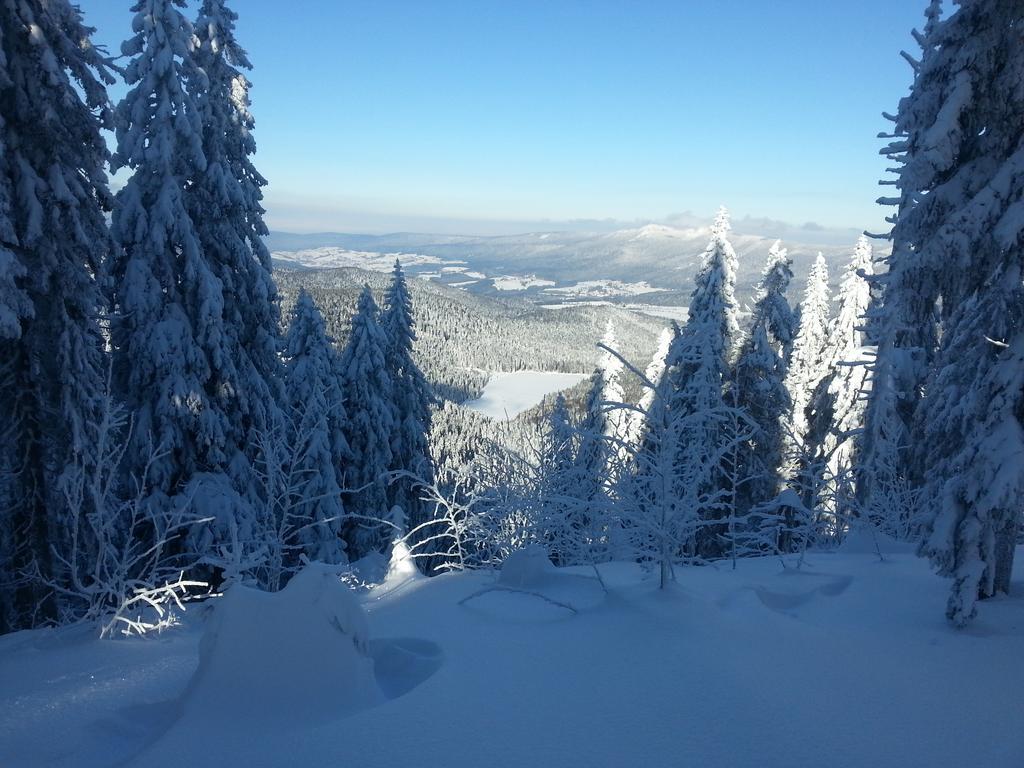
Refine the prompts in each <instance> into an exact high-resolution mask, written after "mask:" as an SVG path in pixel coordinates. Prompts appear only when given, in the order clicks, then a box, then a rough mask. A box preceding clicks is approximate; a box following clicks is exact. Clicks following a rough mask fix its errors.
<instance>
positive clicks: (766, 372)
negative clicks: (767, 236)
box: [728, 242, 796, 517]
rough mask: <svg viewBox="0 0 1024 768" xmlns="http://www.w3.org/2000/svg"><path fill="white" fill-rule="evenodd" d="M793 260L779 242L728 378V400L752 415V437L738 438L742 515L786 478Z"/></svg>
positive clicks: (739, 512)
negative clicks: (789, 290)
mask: <svg viewBox="0 0 1024 768" xmlns="http://www.w3.org/2000/svg"><path fill="white" fill-rule="evenodd" d="M791 264H792V262H791V261H790V259H789V255H788V253H787V251H786V249H785V248H782V247H781V245H780V243H778V242H776V243H775V244H774V245H773V246H772V247H771V249H770V250H769V252H768V261H767V263H766V264H765V268H764V271H763V273H762V275H761V281H760V283H759V284H758V287H757V297H756V300H755V302H754V308H753V313H752V318H751V326H750V331H749V332H748V334H747V336H746V337H745V338H744V340H743V343H742V345H741V346H740V352H739V357H738V358H737V360H736V366H735V370H734V373H733V376H732V381H731V383H730V387H731V390H730V394H729V397H728V401H729V403H730V404H731V405H732V406H734V407H736V408H738V409H740V410H741V411H743V412H744V413H746V415H747V417H748V418H749V419H750V420H751V429H752V434H751V436H750V439H749V440H745V441H741V442H739V443H738V445H737V448H736V451H737V454H736V459H735V465H736V466H735V471H736V477H737V483H738V488H737V493H736V500H735V504H736V514H737V516H740V517H742V516H743V515H746V514H747V513H748V512H749V511H750V510H751V508H753V507H754V506H756V505H757V504H763V503H765V502H768V501H771V500H772V499H773V498H775V495H776V494H777V493H778V491H779V488H780V486H781V482H782V476H781V469H782V466H783V456H784V449H785V432H784V424H785V420H786V418H787V417H788V415H789V410H790V406H791V404H790V399H789V393H788V391H787V390H786V386H785V380H786V361H787V359H788V352H789V349H790V346H791V345H792V343H793V338H794V336H795V334H796V320H795V318H794V316H793V310H792V309H791V308H790V306H789V302H788V301H787V300H786V289H787V288H788V287H789V281H790V280H791V279H792V278H793V271H792V268H791Z"/></svg>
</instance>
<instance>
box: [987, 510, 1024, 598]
mask: <svg viewBox="0 0 1024 768" xmlns="http://www.w3.org/2000/svg"><path fill="white" fill-rule="evenodd" d="M1018 524H1019V521H1018V517H1017V516H1016V515H1015V516H1014V517H1013V518H1012V519H1011V520H1010V521H1009V522H1008V523H1007V524H1006V525H1005V526H1003V528H1002V529H1001V530H999V531H997V532H996V551H995V555H996V559H995V563H993V564H992V567H993V568H994V569H995V579H994V582H993V585H992V594H996V595H997V594H999V593H1000V592H1002V593H1003V594H1004V595H1007V594H1009V593H1010V576H1011V575H1012V573H1013V554H1014V550H1015V549H1016V548H1017V527H1018Z"/></svg>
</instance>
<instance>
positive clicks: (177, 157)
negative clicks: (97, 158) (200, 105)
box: [111, 0, 206, 171]
mask: <svg viewBox="0 0 1024 768" xmlns="http://www.w3.org/2000/svg"><path fill="white" fill-rule="evenodd" d="M184 7H185V0H139V2H137V3H136V4H135V5H134V6H132V11H133V12H134V13H135V18H134V19H133V21H132V31H133V32H134V33H135V35H134V36H133V37H131V38H130V39H128V40H126V41H125V42H124V44H122V46H121V53H122V54H123V55H124V56H128V57H132V60H131V61H130V62H129V64H128V66H127V67H125V70H124V78H125V82H127V83H128V85H130V86H132V87H131V89H130V90H129V92H128V94H127V95H126V96H125V98H124V100H123V101H122V102H121V103H120V104H119V105H118V108H117V118H118V119H117V152H116V153H114V157H113V160H112V162H111V166H112V168H113V169H114V170H117V169H118V168H121V167H123V166H128V167H129V168H137V167H139V166H141V165H143V164H144V163H149V164H156V163H160V164H162V165H166V166H171V165H174V164H175V162H177V163H181V164H182V165H191V166H192V167H193V168H195V169H197V170H200V171H201V170H204V169H205V168H206V158H205V156H204V155H203V147H202V121H201V120H200V117H199V113H198V110H197V109H196V106H195V102H194V101H193V99H192V97H191V96H190V95H189V93H188V92H187V91H186V88H185V84H186V83H195V82H197V81H198V84H199V85H200V86H202V87H201V88H198V89H196V90H200V91H201V90H202V89H203V88H204V87H205V85H206V77H205V75H204V73H203V72H202V70H200V69H199V68H197V67H196V66H195V63H194V60H193V53H194V51H195V46H196V38H195V36H194V35H193V30H192V25H191V24H190V23H189V21H188V20H187V19H186V18H185V17H184V16H183V15H182V13H181V12H180V11H179V10H177V9H178V8H184Z"/></svg>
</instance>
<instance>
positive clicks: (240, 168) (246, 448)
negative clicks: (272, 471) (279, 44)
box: [185, 0, 284, 504]
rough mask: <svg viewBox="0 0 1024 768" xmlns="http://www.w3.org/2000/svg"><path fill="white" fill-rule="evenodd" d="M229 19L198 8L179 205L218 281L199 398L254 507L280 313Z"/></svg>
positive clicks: (222, 12) (277, 394)
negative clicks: (194, 79) (196, 122)
mask: <svg viewBox="0 0 1024 768" xmlns="http://www.w3.org/2000/svg"><path fill="white" fill-rule="evenodd" d="M237 18H238V17H237V14H236V13H235V12H234V11H232V10H231V9H230V8H228V6H227V3H226V2H225V0H204V1H203V3H202V5H201V7H200V9H199V18H198V20H197V22H196V29H195V32H196V38H197V40H198V45H197V47H196V50H195V54H194V56H195V62H196V65H197V66H198V67H199V68H201V69H202V70H203V72H204V73H205V74H206V83H207V84H206V87H204V88H202V89H197V90H196V93H195V96H194V97H195V102H196V106H197V107H198V109H199V114H200V117H201V120H202V147H203V154H204V156H205V158H206V171H205V172H204V173H202V174H200V175H199V176H198V177H197V178H196V180H195V183H194V184H191V185H190V186H189V187H188V188H187V189H186V194H185V204H186V207H187V210H188V212H189V216H190V218H191V220H192V222H193V225H194V228H195V233H196V239H197V240H198V243H199V247H200V248H201V250H202V253H203V258H204V260H205V263H206V264H207V265H208V268H209V270H210V274H211V275H212V276H213V277H214V278H216V280H217V281H219V283H220V291H221V295H222V301H221V314H222V320H221V323H222V328H221V331H220V333H221V334H222V335H221V337H220V338H219V339H216V340H215V341H214V343H213V344H212V345H211V350H210V352H209V355H210V358H211V363H212V365H211V371H210V373H211V376H210V381H209V383H208V385H207V386H208V391H209V392H210V393H211V397H212V398H213V399H215V401H216V403H215V407H216V408H218V409H219V410H220V411H221V412H222V413H223V414H224V417H225V424H226V428H227V431H226V433H225V435H224V448H223V452H224V457H225V464H226V466H227V468H228V470H229V472H230V473H231V475H232V479H233V481H234V483H235V486H236V488H237V489H238V490H239V491H240V492H241V493H243V494H244V495H245V496H247V497H249V498H250V500H251V501H252V503H254V504H259V503H261V500H260V499H258V498H257V497H256V496H257V494H256V493H255V490H254V488H253V486H252V479H251V477H250V476H249V475H250V468H251V463H252V461H253V460H254V458H255V457H254V455H253V448H254V447H255V445H256V442H257V441H256V440H255V439H254V435H256V434H259V433H264V432H266V431H267V430H272V429H274V422H275V421H277V420H279V419H280V418H281V414H280V412H279V408H280V404H281V402H282V400H283V397H284V395H283V391H282V372H281V367H280V359H279V347H280V339H279V333H280V331H279V324H280V308H279V305H278V298H277V287H276V286H275V284H274V280H273V277H272V276H271V265H270V253H269V252H268V251H267V248H266V246H265V245H264V243H263V236H264V235H266V234H267V228H266V225H265V224H264V223H263V213H264V211H263V206H262V204H261V200H262V197H263V193H262V191H261V188H262V187H263V186H265V185H266V183H267V182H266V181H265V180H264V179H263V177H262V176H260V174H259V173H258V172H257V171H256V169H255V167H254V166H253V164H252V161H251V159H250V158H251V156H252V155H253V154H254V153H255V151H256V144H255V141H254V140H253V136H252V130H253V127H254V121H253V118H252V114H251V113H250V112H249V88H250V83H249V81H248V80H247V79H246V77H245V76H244V75H243V74H242V72H241V71H240V70H244V69H250V68H251V64H250V63H249V59H248V57H247V56H246V53H245V51H244V50H243V49H242V48H241V46H240V45H239V44H238V41H237V40H236V39H235V21H236V20H237Z"/></svg>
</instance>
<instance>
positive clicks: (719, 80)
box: [78, 0, 926, 233]
mask: <svg viewBox="0 0 1024 768" xmlns="http://www.w3.org/2000/svg"><path fill="white" fill-rule="evenodd" d="M78 2H79V4H80V5H81V7H82V9H83V11H84V13H85V16H86V20H87V21H88V22H89V23H90V24H91V25H92V26H95V27H97V29H98V32H97V34H96V39H97V41H99V42H101V43H103V44H105V45H107V47H108V48H109V49H110V50H111V51H118V50H119V46H120V41H121V40H122V39H124V38H125V37H127V36H128V33H129V27H130V22H131V14H130V13H129V11H128V8H129V7H130V5H131V2H130V1H129V0H78ZM925 5H926V3H925V0H859V2H856V3H846V2H838V1H833V0H773V1H772V2H752V1H751V0H718V1H717V2H714V3H708V2H698V1H697V0H666V1H661V0H646V1H645V0H638V1H636V2H626V0H620V1H619V2H605V1H604V0H586V1H584V0H578V1H577V0H546V2H545V1H543V0H526V1H522V0H520V1H519V2H509V1H508V0H505V1H500V0H462V1H461V2H454V1H446V0H439V1H437V2H423V1H422V0H418V1H416V2H413V1H403V2H398V1H396V0H362V1H360V2H354V1H352V2H350V1H347V0H295V1H293V2H282V0H236V2H235V3H234V5H233V7H234V8H235V9H236V10H237V11H238V12H239V14H240V17H241V18H240V21H239V38H240V40H241V42H242V44H243V45H244V46H245V47H246V48H247V49H248V51H249V53H250V55H251V58H252V60H253V64H254V70H253V71H252V72H251V73H250V79H251V80H252V81H253V84H254V89H253V92H252V97H253V102H254V107H253V109H254V112H255V115H256V119H257V133H256V138H257V143H258V146H259V152H258V155H257V166H258V167H259V168H260V170H261V172H262V173H263V174H264V175H265V176H266V177H267V178H268V179H269V180H270V187H269V189H268V191H267V208H268V222H269V223H270V225H271V226H272V227H273V228H277V229H289V230H293V231H324V230H337V231H362V232H381V231H394V230H419V231H462V232H467V233H468V232H478V233H491V232H499V231H509V232H512V231H517V230H523V229H524V228H536V227H539V226H543V225H544V223H545V221H546V220H550V224H551V225H552V226H553V225H563V226H564V225H565V222H567V221H569V220H591V219H614V220H617V221H636V220H641V221H647V220H653V221H663V220H666V219H667V218H668V217H670V216H672V215H674V214H679V213H682V212H686V211H691V212H693V213H695V214H697V215H700V216H705V215H706V216H710V215H711V214H712V212H713V211H714V210H715V209H716V208H717V206H718V205H719V204H722V203H724V204H726V205H728V206H729V207H730V208H731V209H732V211H733V213H734V215H736V216H739V217H742V216H756V217H768V218H772V219H778V220H782V221H786V222H792V223H794V224H803V223H805V222H815V223H817V224H820V225H824V226H826V227H847V226H849V227H857V228H865V227H867V228H875V229H877V228H879V227H881V226H882V225H881V223H880V222H881V218H882V214H883V212H882V211H881V210H880V209H879V208H878V206H876V205H875V204H874V200H875V198H876V197H877V196H878V194H879V187H878V186H877V180H878V179H879V178H880V177H881V176H882V175H883V172H884V169H885V167H886V162H885V160H884V159H883V158H881V157H879V156H878V154H877V151H878V148H879V147H880V145H881V142H880V141H879V140H878V139H876V138H875V136H876V134H877V133H878V132H879V131H880V130H884V129H885V128H886V126H887V124H886V123H885V121H884V120H883V119H882V118H881V116H880V113H881V111H882V110H888V111H893V110H894V109H895V106H896V103H897V101H898V99H899V98H900V96H902V95H903V94H904V93H905V92H906V90H907V87H908V85H909V82H910V68H909V67H908V66H907V64H906V63H905V62H904V61H903V60H902V59H901V58H900V56H899V51H900V49H902V48H906V49H907V50H911V51H913V50H915V48H914V43H913V40H912V39H911V37H910V30H911V28H913V27H915V26H919V25H920V22H921V19H922V15H923V10H924V7H925ZM196 6H197V3H195V2H192V3H191V7H192V8H193V9H194V8H195V7H196ZM117 93H119V91H118V92H117Z"/></svg>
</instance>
